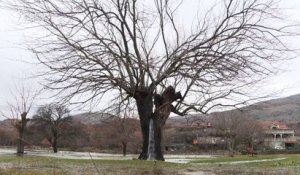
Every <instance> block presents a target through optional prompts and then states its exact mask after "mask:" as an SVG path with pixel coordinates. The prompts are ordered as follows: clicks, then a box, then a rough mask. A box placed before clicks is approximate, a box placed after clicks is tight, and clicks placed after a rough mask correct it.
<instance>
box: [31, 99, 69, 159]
mask: <svg viewBox="0 0 300 175" xmlns="http://www.w3.org/2000/svg"><path fill="white" fill-rule="evenodd" d="M69 112H70V111H69V109H68V108H67V107H66V106H63V105H60V104H56V103H52V104H48V105H44V106H42V107H40V108H39V109H38V110H37V114H36V115H34V116H33V120H34V121H35V122H37V123H39V124H40V125H43V126H44V128H45V132H46V138H47V140H48V141H49V143H50V144H51V146H52V148H53V152H54V153H57V140H58V138H59V137H60V136H61V134H62V132H63V131H64V129H65V128H66V126H67V125H68V123H70V122H71V118H70V116H69Z"/></svg>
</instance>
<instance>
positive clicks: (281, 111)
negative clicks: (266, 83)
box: [242, 94, 300, 123]
mask: <svg viewBox="0 0 300 175" xmlns="http://www.w3.org/2000/svg"><path fill="white" fill-rule="evenodd" d="M242 110H243V111H246V112H247V113H248V114H249V115H250V116H252V117H254V118H255V119H263V120H282V121H285V122H288V123H291V122H300V94H297V95H293V96H289V97H285V98H279V99H273V100H268V101H263V102H259V103H255V104H253V105H250V106H247V107H244V108H242Z"/></svg>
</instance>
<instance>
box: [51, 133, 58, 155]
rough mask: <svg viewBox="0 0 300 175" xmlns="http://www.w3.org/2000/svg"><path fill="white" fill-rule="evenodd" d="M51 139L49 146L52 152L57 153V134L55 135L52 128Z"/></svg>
mask: <svg viewBox="0 0 300 175" xmlns="http://www.w3.org/2000/svg"><path fill="white" fill-rule="evenodd" d="M52 134H53V135H52V140H51V146H52V149H53V152H54V153H57V139H58V135H57V131H56V130H54V131H52Z"/></svg>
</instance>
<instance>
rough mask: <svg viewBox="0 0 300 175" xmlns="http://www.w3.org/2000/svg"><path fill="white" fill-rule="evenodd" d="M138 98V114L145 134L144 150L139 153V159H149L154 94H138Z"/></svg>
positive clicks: (143, 134)
mask: <svg viewBox="0 0 300 175" xmlns="http://www.w3.org/2000/svg"><path fill="white" fill-rule="evenodd" d="M135 99H136V104H137V108H138V114H139V118H140V125H141V130H142V136H143V146H142V152H141V154H140V155H139V159H141V160H147V158H148V144H149V143H148V142H149V123H150V119H151V117H152V110H153V102H152V95H151V94H146V95H140V94H138V95H137V97H136V98H135Z"/></svg>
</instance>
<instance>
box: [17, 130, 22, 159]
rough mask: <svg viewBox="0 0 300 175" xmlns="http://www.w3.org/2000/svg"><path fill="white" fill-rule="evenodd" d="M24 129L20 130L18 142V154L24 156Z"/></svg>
mask: <svg viewBox="0 0 300 175" xmlns="http://www.w3.org/2000/svg"><path fill="white" fill-rule="evenodd" d="M23 139H24V129H23V128H21V129H20V130H19V138H18V143H17V155H18V156H22V155H23V154H24V141H23Z"/></svg>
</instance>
